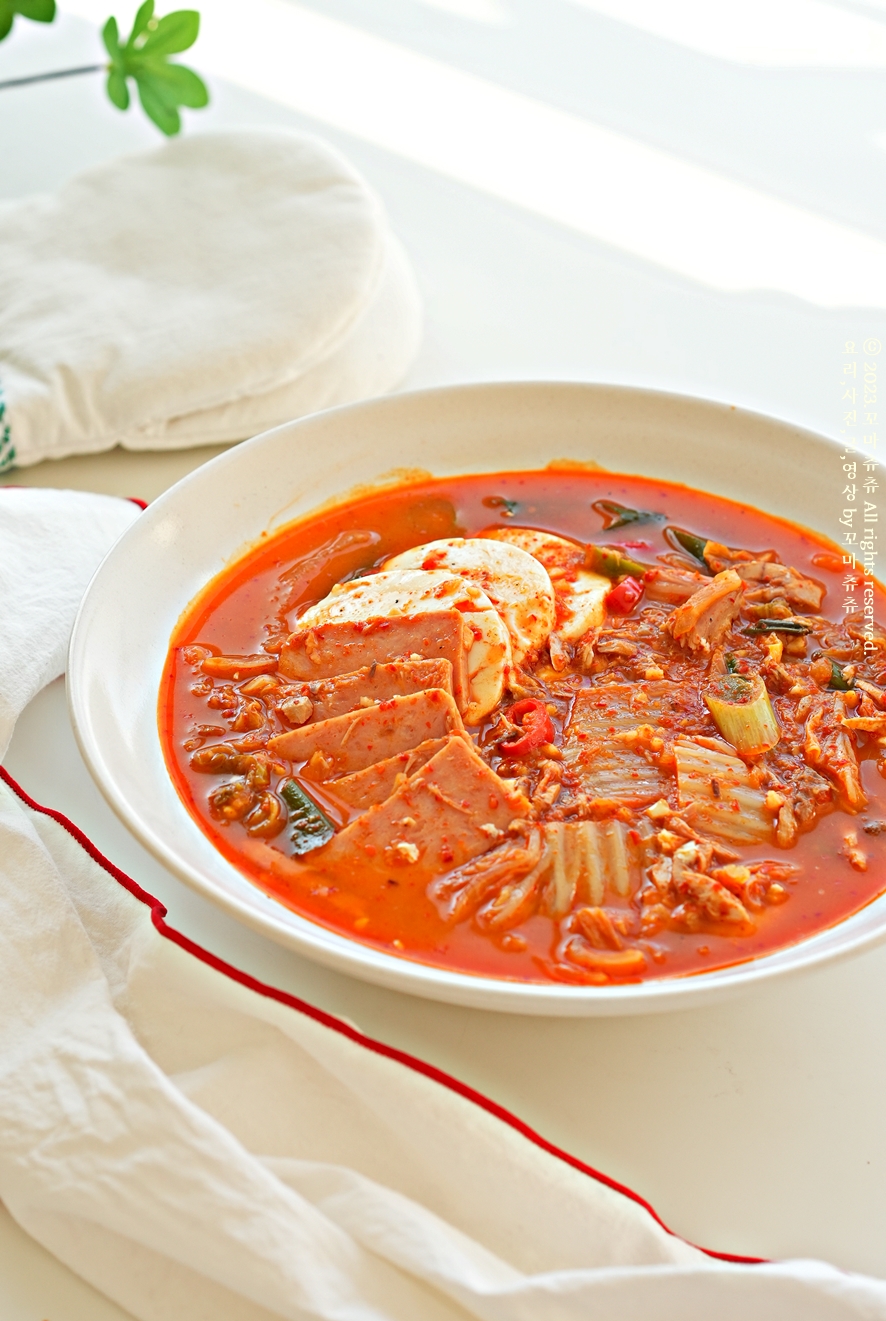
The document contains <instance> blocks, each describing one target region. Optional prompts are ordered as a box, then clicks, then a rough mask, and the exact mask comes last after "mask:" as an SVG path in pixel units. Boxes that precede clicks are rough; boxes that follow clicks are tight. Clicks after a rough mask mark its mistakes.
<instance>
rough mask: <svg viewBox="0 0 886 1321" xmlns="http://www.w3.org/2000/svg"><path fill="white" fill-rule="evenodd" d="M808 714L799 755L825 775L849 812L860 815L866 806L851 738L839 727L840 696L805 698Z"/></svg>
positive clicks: (841, 696) (839, 694) (842, 707)
mask: <svg viewBox="0 0 886 1321" xmlns="http://www.w3.org/2000/svg"><path fill="white" fill-rule="evenodd" d="M804 701H805V702H806V703H808V706H807V710H808V712H809V714H808V716H807V719H806V735H805V740H804V743H803V755H804V756H805V758H806V761H807V762H808V764H809V765H810V766H812V767H813V769H815V770H818V771H821V773H822V774H823V775H826V776H827V777H828V779H829V780H830V781H831V783H832V784H833V785H834V787H835V788H836V790H837V793H838V794H839V796H840V800H841V802H842V804H843V806H844V807H845V808H846V809H847V811H849V812H860V811H861V809H862V808H863V807H865V806H866V805H867V801H868V800H867V796H866V794H865V792H864V789H863V788H862V785H861V773H860V771H859V767H858V758H857V757H856V755H855V748H854V747H853V744H852V739H851V738H850V737H849V734H848V733H847V732H846V730H845V729H844V728H843V719H844V713H845V710H846V707H845V703H844V701H843V694H842V693H834V694H833V696H831V695H830V694H822V695H821V696H816V697H808V698H805V699H804Z"/></svg>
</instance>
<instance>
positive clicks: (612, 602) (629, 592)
mask: <svg viewBox="0 0 886 1321" xmlns="http://www.w3.org/2000/svg"><path fill="white" fill-rule="evenodd" d="M642 595H643V584H642V583H641V582H638V581H637V579H636V578H630V577H628V578H622V580H621V582H620V583H619V584H618V586H617V587H613V589H612V591H611V592H608V593H607V595H606V609H607V610H609V611H610V612H611V613H612V614H613V615H629V614H630V613H631V611H632V610H633V608H634V606H635V605H636V604H637V602H638V601H639V600H640V597H641V596H642Z"/></svg>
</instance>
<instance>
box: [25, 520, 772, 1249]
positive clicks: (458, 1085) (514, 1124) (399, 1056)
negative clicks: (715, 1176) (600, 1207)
mask: <svg viewBox="0 0 886 1321" xmlns="http://www.w3.org/2000/svg"><path fill="white" fill-rule="evenodd" d="M136 503H138V501H136ZM0 779H2V780H3V781H4V783H5V784H7V785H8V786H9V788H10V789H11V790H12V791H13V793H14V794H16V795H17V797H19V798H20V799H21V800H22V802H23V803H25V805H26V806H27V807H29V808H31V810H32V811H34V812H40V813H41V814H42V815H43V816H48V817H50V818H51V819H52V820H53V821H56V822H58V824H59V825H60V826H62V827H63V828H64V829H65V830H66V831H67V832H68V834H69V835H71V836H72V837H73V838H74V839H75V840H76V841H77V843H78V844H79V845H80V847H81V848H82V849H84V850H85V852H86V853H88V854H89V856H90V857H91V858H92V860H93V861H94V862H97V863H98V864H99V866H100V867H103V868H104V870H105V871H106V872H107V873H108V874H109V875H110V876H112V877H113V878H114V880H115V881H117V882H118V884H120V885H122V886H123V888H124V889H125V890H127V891H128V892H129V893H130V894H131V895H132V896H133V897H134V898H135V899H138V900H139V901H140V902H141V903H143V904H146V905H147V906H148V907H149V908H150V910H151V921H152V922H153V924H154V926H155V927H156V929H157V931H158V932H159V933H160V935H161V936H163V937H164V938H165V939H166V940H171V941H173V943H174V944H176V945H178V946H179V947H180V948H181V949H183V950H185V952H186V953H188V954H192V955H193V956H194V957H195V958H197V959H200V960H201V962H203V963H206V964H208V965H209V967H210V968H214V969H215V970H216V972H220V973H223V974H224V976H226V977H230V978H231V979H232V981H235V982H239V983H240V984H241V985H242V986H246V987H248V988H249V990H251V991H257V992H258V994H259V995H264V996H267V997H268V998H269V999H271V1000H277V1001H279V1002H280V1003H281V1004H285V1005H288V1006H289V1008H290V1009H295V1010H296V1011H297V1012H298V1013H300V1014H306V1015H307V1016H308V1018H313V1019H314V1020H315V1021H316V1022H318V1023H322V1024H323V1026H324V1027H328V1028H332V1030H333V1031H334V1032H340V1033H341V1034H342V1036H345V1037H347V1038H348V1039H349V1040H350V1041H353V1042H355V1043H356V1044H357V1045H358V1046H363V1047H365V1048H366V1049H367V1050H372V1051H375V1053H376V1054H377V1055H384V1056H386V1058H388V1059H391V1060H395V1061H396V1062H397V1063H398V1064H402V1065H405V1067H406V1068H407V1069H414V1070H415V1072H416V1073H422V1074H424V1076H425V1077H426V1078H430V1079H431V1080H432V1081H433V1082H436V1083H439V1084H440V1085H441V1086H443V1087H448V1088H449V1090H450V1091H453V1092H456V1093H457V1094H458V1095H459V1096H463V1097H464V1098H465V1099H466V1100H468V1101H472V1102H473V1103H474V1105H478V1106H480V1107H481V1109H483V1110H486V1111H487V1112H488V1113H489V1114H491V1115H494V1116H495V1117H496V1119H500V1120H501V1121H502V1122H503V1123H505V1124H508V1125H510V1127H511V1128H513V1129H515V1130H516V1131H517V1132H518V1133H520V1134H522V1136H523V1137H525V1138H528V1140H529V1141H530V1142H534V1143H535V1145H536V1146H537V1147H540V1148H541V1149H542V1151H546V1152H547V1153H548V1154H549V1155H551V1156H556V1157H557V1159H558V1160H562V1161H565V1163H566V1164H567V1165H571V1166H572V1168H573V1169H575V1170H579V1171H580V1173H582V1174H586V1175H588V1176H589V1178H591V1179H596V1180H597V1182H598V1183H602V1184H605V1186H606V1187H607V1188H612V1189H613V1191H614V1192H617V1193H621V1194H622V1196H624V1197H629V1198H630V1199H631V1201H632V1202H636V1203H637V1205H638V1206H642V1208H643V1210H644V1211H646V1212H648V1214H649V1215H651V1216H652V1218H653V1220H654V1221H655V1222H656V1224H658V1225H660V1226H661V1228H662V1229H663V1230H665V1232H666V1233H668V1234H670V1235H671V1237H672V1238H682V1235H680V1234H677V1233H676V1232H675V1231H674V1230H673V1229H670V1228H669V1226H668V1225H666V1224H665V1222H664V1221H663V1220H662V1218H661V1216H660V1215H659V1214H658V1213H657V1212H656V1211H655V1210H654V1208H653V1207H652V1206H650V1204H649V1202H647V1201H646V1199H645V1198H644V1197H641V1196H640V1194H639V1193H635V1192H634V1191H633V1190H632V1189H631V1188H627V1187H626V1186H625V1185H624V1184H623V1183H618V1182H617V1180H615V1179H610V1178H609V1176H608V1175H606V1174H603V1173H601V1171H600V1170H595V1169H594V1168H593V1166H591V1165H586V1164H585V1162H584V1161H582V1160H579V1158H578V1157H577V1156H572V1155H570V1153H569V1152H568V1151H563V1149H562V1148H561V1147H557V1146H555V1145H554V1143H553V1142H548V1140H547V1138H544V1137H542V1136H541V1134H540V1133H536V1131H535V1129H533V1128H530V1127H529V1125H528V1124H525V1123H524V1122H523V1120H522V1119H518V1117H517V1116H516V1115H513V1114H511V1112H510V1111H509V1110H506V1109H505V1108H504V1106H501V1105H499V1104H498V1102H497V1101H493V1100H491V1099H490V1098H489V1097H488V1096H484V1095H483V1093H482V1092H478V1091H476V1090H475V1088H473V1087H469V1086H468V1084H467V1083H463V1082H460V1081H459V1080H458V1078H453V1077H452V1075H451V1074H448V1073H445V1072H444V1071H443V1070H442V1069H438V1068H437V1066H436V1065H434V1064H428V1063H427V1062H426V1061H425V1060H421V1059H419V1058H418V1056H416V1055H410V1054H408V1053H407V1052H406V1051H404V1050H398V1049H397V1047H396V1046H386V1045H385V1043H384V1042H383V1041H376V1040H375V1039H374V1038H373V1037H367V1036H364V1034H363V1033H362V1032H360V1031H358V1029H357V1028H354V1027H351V1026H350V1024H349V1023H343V1022H342V1021H341V1019H339V1018H336V1017H335V1016H334V1015H333V1014H329V1013H327V1012H326V1010H325V1009H318V1008H317V1007H316V1006H315V1005H312V1004H309V1003H308V1002H307V1000H301V999H299V997H298V996H295V995H290V994H289V993H288V992H287V991H281V990H278V988H277V987H276V986H268V985H267V984H266V983H265V982H260V981H258V979H257V978H255V977H252V976H251V975H250V974H249V973H248V972H243V971H242V970H241V969H240V968H235V967H234V966H233V964H230V963H226V962H225V961H224V960H223V959H220V958H218V957H217V956H216V955H215V954H212V953H210V951H209V950H206V949H203V948H202V946H200V945H197V944H196V943H195V942H194V941H193V940H191V939H190V938H189V937H188V936H185V935H183V934H182V933H181V932H180V931H176V930H175V928H174V927H171V926H169V925H168V924H167V922H166V913H167V909H166V907H165V906H164V905H163V904H162V903H161V902H160V900H159V899H155V897H154V896H153V895H152V894H148V892H147V890H143V889H142V887H141V886H140V885H139V884H138V882H137V881H134V880H133V879H132V877H131V876H127V874H126V872H124V871H121V870H120V868H119V867H117V866H115V865H114V863H113V862H111V861H110V859H109V858H106V857H105V856H104V854H103V853H101V852H100V850H99V849H97V848H96V846H95V845H94V844H93V843H92V840H90V839H89V838H88V837H87V836H86V835H84V833H83V831H82V830H80V829H79V827H78V826H75V825H74V823H73V821H69V820H68V818H67V817H66V816H64V815H63V814H62V813H61V812H57V811H56V810H55V809H54V808H51V807H44V806H43V805H42V804H41V803H38V802H35V800H34V799H33V798H31V796H30V795H29V794H28V793H26V792H25V790H24V789H23V788H22V787H21V785H20V784H17V783H16V781H15V780H14V779H13V778H12V776H11V775H10V774H9V772H8V771H7V770H6V769H5V768H4V767H3V766H0ZM683 1242H689V1240H688V1239H683ZM690 1247H696V1248H698V1250H699V1251H700V1252H703V1253H705V1255H706V1256H708V1257H715V1258H716V1259H717V1260H718V1261H729V1262H735V1263H738V1264H740V1265H746V1266H759V1265H762V1264H765V1263H766V1262H767V1258H766V1257H743V1256H739V1255H738V1254H736V1253H733V1252H715V1251H714V1250H713V1248H702V1247H699V1245H698V1244H697V1243H692V1244H690Z"/></svg>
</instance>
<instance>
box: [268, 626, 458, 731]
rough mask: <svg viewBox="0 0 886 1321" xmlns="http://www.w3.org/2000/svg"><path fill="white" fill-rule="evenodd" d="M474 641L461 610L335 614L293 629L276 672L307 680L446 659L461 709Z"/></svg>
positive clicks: (456, 699)
mask: <svg viewBox="0 0 886 1321" xmlns="http://www.w3.org/2000/svg"><path fill="white" fill-rule="evenodd" d="M473 643H474V635H473V632H472V630H471V629H470V627H469V626H468V625H467V623H466V620H465V615H464V614H462V612H461V611H460V610H441V611H438V612H433V613H432V612H428V613H425V614H415V615H393V616H391V617H390V618H378V619H366V620H361V619H354V620H350V619H349V620H336V621H335V622H334V623H330V624H315V625H314V627H313V628H305V629H297V630H296V631H295V632H294V633H293V634H291V636H290V637H289V638H288V639H287V642H286V646H285V647H284V648H283V651H282V652H281V654H280V674H281V675H283V676H284V678H287V679H295V680H302V681H310V680H313V679H330V678H334V677H336V676H338V675H342V674H348V673H351V672H353V671H355V670H359V669H363V668H365V667H366V666H372V665H385V664H388V663H389V662H391V661H396V660H403V659H408V660H416V659H417V660H422V659H424V660H447V661H449V663H450V665H451V666H452V694H453V696H454V698H455V703H456V706H457V707H458V709H459V710H460V711H464V710H465V708H466V706H467V704H468V701H469V685H468V669H467V654H468V650H469V648H470V647H471V646H472V645H473Z"/></svg>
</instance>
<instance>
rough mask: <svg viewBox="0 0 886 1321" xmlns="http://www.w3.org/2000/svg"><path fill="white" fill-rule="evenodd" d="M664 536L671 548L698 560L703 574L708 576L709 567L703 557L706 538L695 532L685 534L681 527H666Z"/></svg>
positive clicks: (706, 542)
mask: <svg viewBox="0 0 886 1321" xmlns="http://www.w3.org/2000/svg"><path fill="white" fill-rule="evenodd" d="M665 536H666V537H667V539H668V541H669V542H670V543H671V545H672V546H676V547H677V549H678V550H685V551H686V553H687V555H691V556H692V558H693V559H694V560H698V563H699V564H700V565H701V567H702V568H703V569H704V571H705V573H707V574H710V572H711V569H710V565H709V564H708V562H707V560H706V559H705V557H704V553H705V547H706V546H707V544H708V538H707V537H700V536H698V535H697V534H696V533H695V532H687V531H686V529H685V528H682V527H666V528H665Z"/></svg>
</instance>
